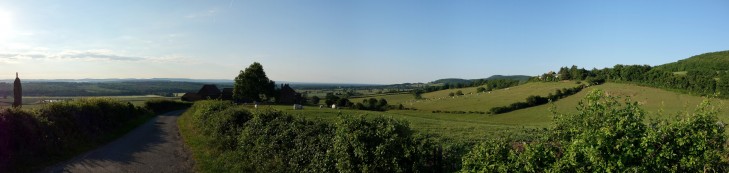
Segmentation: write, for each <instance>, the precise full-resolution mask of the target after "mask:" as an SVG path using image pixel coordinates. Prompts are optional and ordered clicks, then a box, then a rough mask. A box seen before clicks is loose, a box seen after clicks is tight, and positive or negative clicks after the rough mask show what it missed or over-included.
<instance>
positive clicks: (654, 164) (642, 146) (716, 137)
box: [462, 90, 729, 172]
mask: <svg viewBox="0 0 729 173" xmlns="http://www.w3.org/2000/svg"><path fill="white" fill-rule="evenodd" d="M717 114H718V112H717V110H716V109H715V108H714V107H713V106H711V104H710V103H709V102H708V101H705V102H703V103H702V104H701V105H700V106H699V107H698V108H697V110H696V111H695V112H694V113H692V114H682V115H679V116H676V118H675V119H673V120H652V121H651V122H650V123H648V124H646V123H644V117H645V111H644V110H643V109H641V108H640V107H639V106H638V104H637V103H636V102H627V103H624V104H621V103H619V102H618V101H616V98H614V97H609V96H605V94H604V93H603V92H602V91H600V90H595V91H592V92H590V93H589V94H588V95H587V96H586V98H585V99H584V100H583V101H581V102H580V103H579V106H578V113H577V114H559V115H555V120H554V123H555V126H554V128H552V129H550V130H549V132H550V133H546V134H543V135H544V136H541V137H540V138H537V140H533V141H523V142H517V141H512V142H509V141H507V140H503V139H501V140H491V141H488V142H484V143H482V144H480V145H477V146H476V147H474V148H473V150H471V152H470V153H468V154H466V156H464V157H463V169H462V171H463V172H726V171H727V170H726V168H727V166H729V163H727V161H726V160H724V159H722V157H723V156H725V154H726V146H725V145H726V135H725V134H724V131H725V127H724V124H723V123H721V122H720V121H719V119H718V118H717Z"/></svg>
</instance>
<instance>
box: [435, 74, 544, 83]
mask: <svg viewBox="0 0 729 173" xmlns="http://www.w3.org/2000/svg"><path fill="white" fill-rule="evenodd" d="M529 78H530V76H525V75H509V76H504V75H493V76H491V77H488V78H483V79H460V78H446V79H438V80H435V81H433V82H430V83H434V84H438V83H448V84H459V83H460V84H470V83H471V82H473V81H475V80H497V79H512V80H519V81H522V82H524V81H527V80H529Z"/></svg>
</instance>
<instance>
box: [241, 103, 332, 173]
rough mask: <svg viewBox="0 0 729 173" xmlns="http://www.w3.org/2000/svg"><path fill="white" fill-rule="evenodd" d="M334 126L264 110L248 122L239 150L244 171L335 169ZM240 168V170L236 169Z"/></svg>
mask: <svg viewBox="0 0 729 173" xmlns="http://www.w3.org/2000/svg"><path fill="white" fill-rule="evenodd" d="M333 132H334V129H333V127H332V126H329V125H326V124H323V123H319V122H314V121H307V120H302V119H295V118H294V117H292V116H290V115H285V114H283V113H281V112H276V111H263V112H258V113H256V114H255V115H254V118H253V119H251V120H250V121H248V122H247V123H246V124H245V127H244V128H243V129H242V131H241V132H240V135H239V138H238V150H237V151H236V152H237V154H238V155H239V156H241V157H244V159H243V163H235V164H244V167H243V168H244V169H243V172H334V171H335V167H334V165H335V164H334V159H333V158H332V157H331V154H330V149H331V148H332V141H331V139H332V137H333ZM233 172H239V171H233Z"/></svg>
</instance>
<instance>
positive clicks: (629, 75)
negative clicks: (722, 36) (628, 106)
mask: <svg viewBox="0 0 729 173" xmlns="http://www.w3.org/2000/svg"><path fill="white" fill-rule="evenodd" d="M559 80H585V81H587V83H588V84H596V83H602V82H606V81H610V82H618V83H634V84H639V85H645V86H651V87H657V88H663V89H670V90H676V91H681V92H685V93H689V94H696V95H714V94H717V96H718V97H720V98H729V72H728V71H715V70H709V69H691V70H688V71H685V74H684V73H681V72H671V71H666V70H664V69H662V68H659V67H651V66H649V65H622V64H618V65H615V66H613V68H603V69H599V70H598V69H592V70H589V71H588V70H585V69H583V68H577V66H572V67H571V68H566V67H563V68H561V69H560V71H559V72H558V73H554V72H552V73H545V74H543V75H542V76H540V77H537V78H532V79H531V81H559Z"/></svg>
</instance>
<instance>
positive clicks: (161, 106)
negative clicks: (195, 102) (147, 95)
mask: <svg viewBox="0 0 729 173" xmlns="http://www.w3.org/2000/svg"><path fill="white" fill-rule="evenodd" d="M190 106H192V103H190V102H181V101H175V100H167V99H151V100H147V101H145V102H144V107H145V108H147V109H149V110H152V111H153V112H154V113H155V114H162V113H165V112H169V111H174V110H180V109H185V108H189V107H190Z"/></svg>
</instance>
